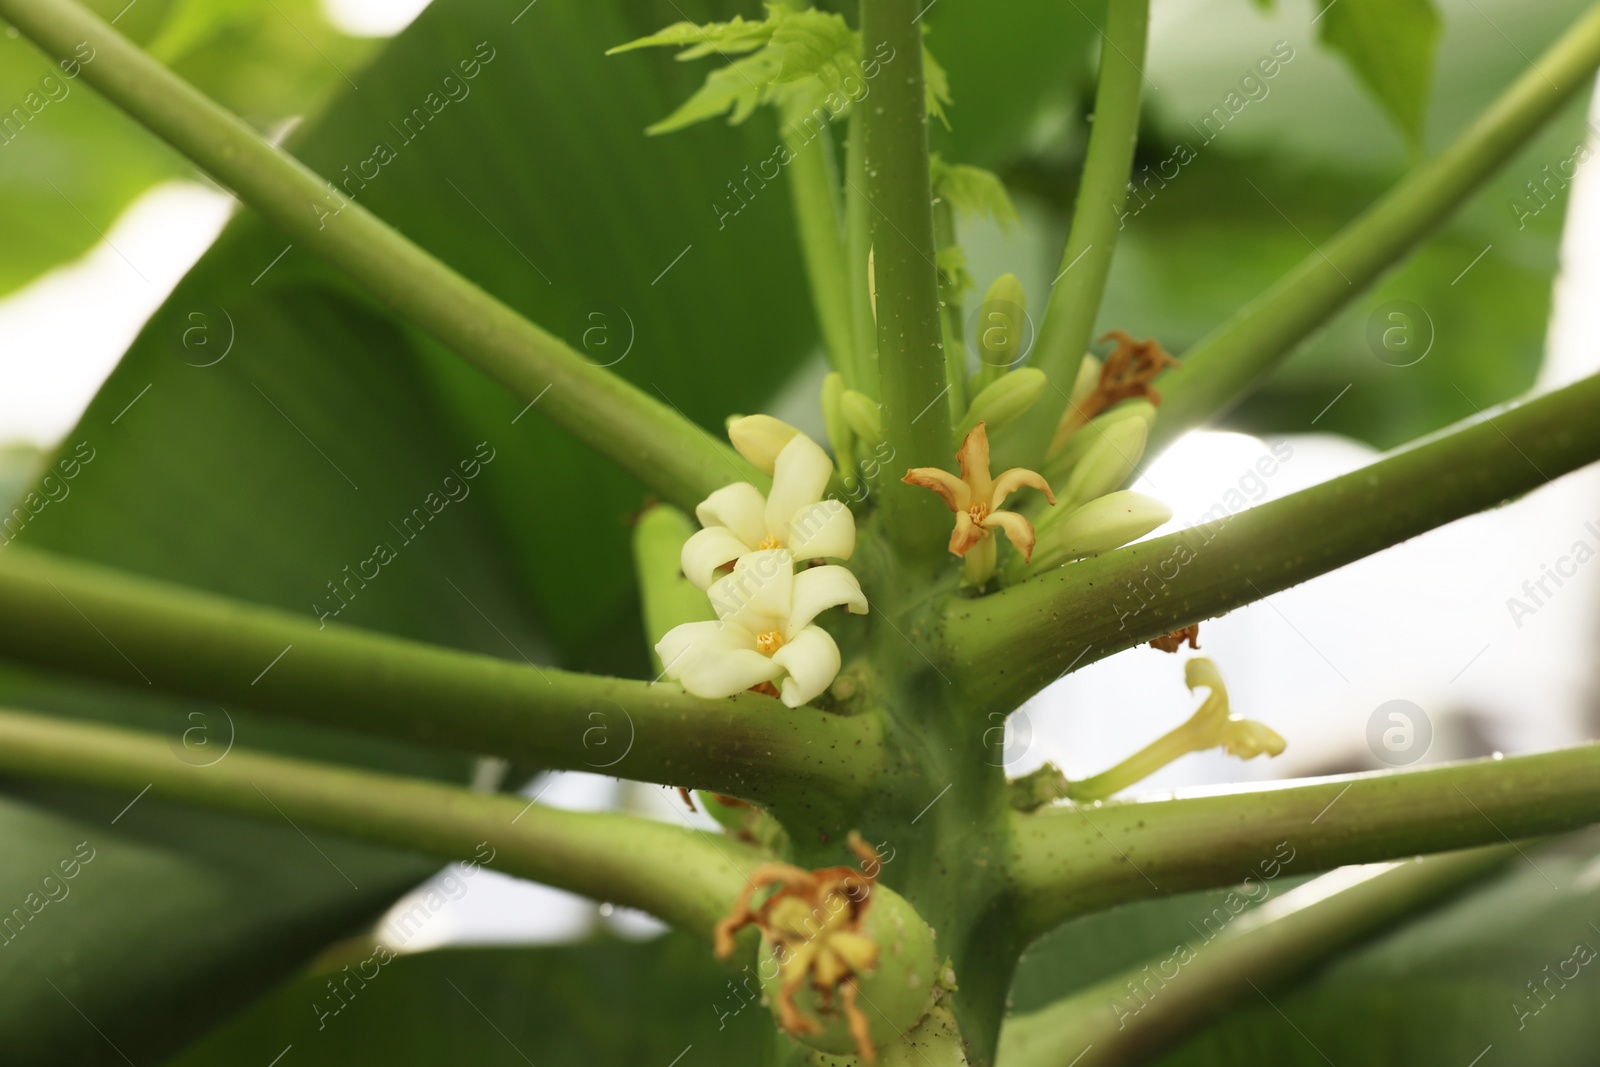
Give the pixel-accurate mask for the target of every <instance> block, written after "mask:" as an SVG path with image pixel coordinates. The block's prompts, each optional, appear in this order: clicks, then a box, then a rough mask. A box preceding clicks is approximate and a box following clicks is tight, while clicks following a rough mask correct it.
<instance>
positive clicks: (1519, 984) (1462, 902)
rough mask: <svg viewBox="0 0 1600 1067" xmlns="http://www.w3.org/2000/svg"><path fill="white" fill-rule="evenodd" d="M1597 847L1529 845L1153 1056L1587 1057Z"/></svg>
mask: <svg viewBox="0 0 1600 1067" xmlns="http://www.w3.org/2000/svg"><path fill="white" fill-rule="evenodd" d="M1597 846H1600V838H1597V837H1596V835H1595V834H1594V833H1592V832H1589V833H1584V834H1581V835H1578V836H1577V837H1575V838H1570V839H1567V840H1565V841H1562V842H1560V843H1557V844H1555V845H1551V846H1548V847H1545V848H1541V849H1536V850H1535V849H1529V850H1528V858H1527V860H1526V861H1519V862H1517V863H1515V864H1513V865H1512V866H1511V868H1510V869H1509V870H1508V871H1507V872H1506V873H1505V874H1503V875H1501V876H1499V877H1497V878H1496V879H1494V880H1493V881H1491V882H1489V883H1487V884H1485V885H1484V886H1482V887H1481V888H1478V889H1476V890H1472V891H1469V892H1467V893H1465V894H1463V895H1461V896H1459V897H1457V898H1455V899H1454V900H1452V901H1450V902H1449V903H1446V904H1445V905H1444V906H1442V907H1440V908H1438V909H1436V910H1435V911H1433V912H1431V913H1429V914H1428V915H1426V916H1424V917H1422V918H1419V919H1417V920H1415V921H1413V922H1411V923H1409V924H1407V925H1405V926H1402V927H1401V928H1399V929H1397V930H1395V931H1394V932H1392V933H1389V934H1387V935H1384V936H1382V937H1379V938H1378V939H1376V940H1374V941H1372V942H1370V943H1369V944H1367V945H1366V946H1365V947H1363V948H1361V949H1358V950H1357V951H1355V952H1352V953H1349V954H1347V955H1345V956H1343V957H1341V958H1339V959H1337V960H1335V961H1332V962H1331V963H1330V964H1329V965H1328V966H1327V967H1325V968H1324V969H1323V970H1322V971H1321V972H1319V973H1318V974H1317V975H1316V976H1315V977H1313V978H1312V979H1311V980H1310V981H1308V982H1306V983H1304V984H1302V985H1299V986H1297V987H1295V988H1293V989H1288V990H1283V991H1281V992H1278V993H1273V994H1271V1003H1270V1004H1269V1003H1267V1002H1265V1001H1262V1000H1259V999H1258V1000H1256V1002H1254V1003H1251V1002H1250V1001H1246V1002H1244V1003H1243V1004H1242V1005H1241V1007H1240V1008H1239V1009H1238V1010H1237V1011H1234V1012H1232V1013H1230V1014H1229V1015H1228V1016H1227V1017H1226V1018H1225V1019H1223V1020H1220V1021H1219V1022H1218V1023H1217V1024H1216V1025H1214V1026H1212V1027H1209V1028H1208V1029H1207V1030H1205V1031H1204V1032H1202V1033H1201V1034H1199V1035H1197V1036H1196V1037H1195V1038H1194V1039H1193V1040H1191V1041H1189V1042H1188V1043H1187V1044H1185V1045H1184V1046H1182V1047H1180V1048H1178V1049H1176V1050H1174V1051H1173V1052H1172V1053H1171V1054H1169V1055H1167V1056H1164V1057H1162V1058H1160V1059H1159V1060H1157V1061H1156V1062H1157V1063H1159V1064H1160V1065H1161V1067H1217V1065H1221V1064H1231V1063H1244V1062H1248V1063H1273V1064H1281V1065H1283V1067H1300V1065H1303V1067H1313V1065H1319V1064H1320V1065H1323V1067H1326V1064H1327V1063H1328V1062H1329V1061H1331V1062H1333V1063H1340V1064H1345V1063H1350V1064H1355V1063H1359V1064H1363V1065H1367V1067H1402V1065H1403V1067H1461V1065H1463V1064H1470V1063H1471V1062H1472V1061H1473V1059H1474V1058H1476V1057H1483V1062H1484V1063H1487V1062H1489V1060H1490V1059H1491V1058H1497V1057H1502V1056H1503V1057H1504V1059H1503V1060H1502V1062H1506V1063H1518V1064H1527V1065H1529V1067H1565V1065H1572V1067H1579V1065H1582V1064H1589V1063H1592V1062H1594V1048H1595V1045H1596V1042H1600V1016H1597V1015H1596V1014H1595V1012H1594V1010H1593V1005H1594V993H1593V989H1592V988H1590V983H1591V982H1593V981H1594V980H1595V978H1596V977H1597V976H1596V974H1595V973H1594V971H1595V969H1596V968H1597V967H1600V933H1597V932H1596V929H1595V926H1594V923H1595V921H1596V916H1597V915H1600V882H1597V881H1596V879H1595V878H1594V872H1595V870H1596V866H1595V864H1596V859H1595V856H1596V848H1597ZM1585 960H1587V962H1583V961H1585ZM1530 983H1532V988H1530V985H1529V984H1530ZM1280 1012H1281V1014H1280ZM1352 1020H1360V1024H1359V1025H1352V1024H1351V1021H1352ZM1490 1046H1493V1051H1492V1052H1488V1054H1487V1055H1485V1052H1486V1050H1487V1049H1489V1047H1490Z"/></svg>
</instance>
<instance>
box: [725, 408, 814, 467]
mask: <svg viewBox="0 0 1600 1067" xmlns="http://www.w3.org/2000/svg"><path fill="white" fill-rule="evenodd" d="M799 432H800V431H799V430H797V429H795V428H794V427H793V426H790V425H789V424H788V423H786V422H782V421H780V420H778V419H775V418H773V417H772V416H771V415H743V416H739V417H736V418H731V419H729V420H728V440H729V441H732V442H733V447H734V448H736V449H738V450H739V454H740V455H741V456H743V457H744V458H745V459H747V460H749V461H750V462H751V463H753V464H755V465H756V467H757V468H759V469H760V470H763V471H765V472H766V473H768V474H771V473H772V469H773V467H775V466H777V463H778V453H779V452H782V451H783V446H784V445H786V444H788V443H789V442H790V441H791V440H793V439H794V435H795V434H797V433H799Z"/></svg>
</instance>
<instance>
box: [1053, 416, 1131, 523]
mask: <svg viewBox="0 0 1600 1067" xmlns="http://www.w3.org/2000/svg"><path fill="white" fill-rule="evenodd" d="M1090 432H1091V433H1093V431H1090ZM1149 436H1150V427H1149V426H1148V425H1147V424H1146V423H1145V421H1144V420H1143V419H1139V418H1131V419H1121V420H1118V421H1117V422H1114V423H1112V424H1111V425H1110V426H1107V427H1106V428H1105V431H1104V432H1103V433H1098V434H1095V442H1094V444H1092V445H1090V446H1089V451H1088V452H1087V453H1086V454H1085V455H1084V457H1083V459H1082V460H1081V461H1080V462H1079V463H1078V465H1077V466H1075V467H1073V468H1072V473H1071V474H1070V475H1068V476H1067V481H1066V484H1065V485H1063V486H1062V487H1061V492H1060V493H1059V494H1058V496H1059V498H1060V503H1061V505H1062V506H1064V507H1066V508H1068V509H1071V508H1074V507H1077V506H1078V505H1080V504H1086V503H1088V502H1089V501H1091V500H1093V499H1094V498H1095V497H1097V496H1104V495H1105V494H1107V493H1110V492H1114V491H1115V490H1117V489H1120V488H1121V487H1122V483H1123V482H1125V481H1127V480H1128V475H1130V474H1132V473H1133V469H1134V468H1135V467H1137V466H1138V465H1139V460H1140V458H1141V457H1143V456H1144V443H1145V440H1146V439H1147V438H1148V437H1149ZM1056 510H1058V511H1059V510H1060V508H1057V509H1056Z"/></svg>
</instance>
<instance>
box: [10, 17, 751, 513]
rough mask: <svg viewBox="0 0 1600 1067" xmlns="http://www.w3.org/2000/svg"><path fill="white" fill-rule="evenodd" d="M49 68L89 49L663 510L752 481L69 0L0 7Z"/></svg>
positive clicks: (293, 230)
mask: <svg viewBox="0 0 1600 1067" xmlns="http://www.w3.org/2000/svg"><path fill="white" fill-rule="evenodd" d="M0 16H3V17H4V18H6V19H7V20H9V21H10V22H11V23H12V24H13V25H15V26H16V27H17V28H18V29H19V30H21V31H22V32H23V33H25V34H26V35H27V36H28V37H29V38H30V39H32V40H33V41H34V43H35V44H37V45H38V46H39V47H40V48H41V49H43V50H44V51H45V52H47V53H48V54H50V55H52V56H58V57H59V56H70V55H72V54H73V52H74V49H75V48H76V47H78V45H79V44H80V43H81V42H85V41H87V42H88V43H89V46H90V47H91V48H93V49H94V61H93V62H92V63H84V64H82V70H83V78H84V80H85V81H87V82H89V84H91V85H93V86H94V87H95V88H97V89H99V90H100V91H101V92H102V93H104V94H105V95H106V96H107V97H108V98H109V99H110V100H111V101H112V102H113V103H115V104H116V105H117V106H118V107H120V108H122V109H123V110H124V111H126V112H127V113H128V114H129V115H131V116H133V117H134V118H135V119H138V120H139V121H140V122H142V123H143V124H144V125H146V126H148V127H149V128H150V129H151V130H152V131H153V132H154V133H155V134H156V135H157V136H158V137H160V138H162V139H163V140H165V141H167V142H168V143H169V144H171V145H172V146H173V147H174V148H176V149H177V150H178V151H179V152H182V153H183V154H184V155H185V156H187V157H189V158H190V159H191V160H193V161H194V162H195V163H196V164H197V165H198V166H199V167H201V168H202V169H204V170H205V171H207V172H208V173H210V174H211V175H212V177H214V178H216V179H217V181H219V182H221V183H222V184H223V185H225V186H228V187H229V188H231V189H232V190H233V191H234V192H236V193H237V194H238V195H239V197H240V199H242V200H243V201H244V202H245V203H247V204H249V205H250V206H251V207H253V208H255V209H256V210H257V211H259V212H260V213H261V214H262V215H263V216H265V217H266V218H267V219H269V220H270V221H271V222H272V223H273V224H275V225H276V226H278V227H279V228H281V229H282V230H283V232H284V233H285V234H286V235H288V236H289V237H290V238H292V239H293V241H294V243H295V244H296V245H299V246H301V247H303V248H306V249H309V250H310V251H312V252H314V253H316V254H317V255H320V256H322V257H323V258H324V259H327V260H328V261H329V262H331V263H333V264H334V265H335V266H337V267H339V268H340V269H342V270H344V271H345V272H346V273H348V274H349V275H350V276H351V277H352V278H354V279H355V280H356V281H357V282H358V283H360V284H361V285H363V286H365V287H366V288H367V289H368V290H369V291H370V292H372V293H373V295H375V296H376V297H378V298H379V299H380V300H382V301H383V302H384V303H386V304H388V305H389V307H391V308H392V309H393V310H394V311H395V312H396V313H397V314H399V315H401V316H404V317H405V318H408V319H410V320H411V321H412V322H414V323H416V325H418V326H419V327H421V328H422V329H423V330H426V331H427V332H428V333H430V334H432V335H433V336H434V337H436V338H438V339H439V340H440V341H441V342H443V343H444V344H445V346H447V347H448V348H450V349H452V350H453V351H455V352H456V353H457V354H458V355H460V356H461V357H462V358H464V359H466V360H467V361H468V362H470V363H472V364H473V365H474V366H476V367H477V368H478V369H479V370H481V371H483V372H484V373H485V374H487V375H489V376H490V377H491V378H494V379H495V380H496V381H498V382H500V383H501V384H502V385H504V386H505V387H506V388H508V389H509V390H511V392H512V393H514V394H516V395H517V396H518V397H521V398H523V399H525V400H528V401H530V402H532V401H534V400H537V399H539V398H540V397H544V396H545V393H546V392H547V391H548V393H549V396H548V397H547V398H546V399H544V400H543V401H542V402H541V403H540V404H539V405H538V406H539V411H540V412H542V413H543V414H545V415H547V416H548V417H549V418H550V419H551V420H553V421H554V422H555V423H556V424H557V425H559V426H561V427H562V428H563V429H565V430H567V431H568V432H569V433H571V434H572V435H573V436H574V437H576V438H578V439H579V440H581V441H583V442H584V443H585V444H587V445H588V446H589V447H591V448H593V449H594V450H595V451H597V452H599V453H600V454H601V455H604V456H606V457H608V458H610V459H611V460H612V461H614V462H615V463H617V464H618V465H619V466H621V467H623V468H625V469H626V470H628V471H629V472H630V473H632V474H633V475H634V476H635V477H637V478H638V479H639V480H640V481H642V482H644V484H645V485H647V486H649V487H651V488H652V489H653V490H655V491H656V492H657V493H660V494H661V495H662V496H663V497H664V498H666V499H668V500H670V501H672V502H673V503H676V504H679V505H680V506H683V507H693V506H694V505H695V504H696V503H698V502H699V501H701V500H702V499H704V498H705V497H706V496H707V495H709V494H710V493H711V492H712V491H713V490H715V489H717V488H719V487H721V486H723V485H726V484H728V483H729V482H733V481H739V480H754V481H756V482H757V484H760V483H761V475H760V474H759V473H758V472H756V471H754V469H753V468H751V467H750V466H749V464H747V463H745V462H744V460H743V459H742V458H741V457H739V456H738V455H737V454H736V453H734V452H733V451H732V450H731V449H726V448H723V447H722V446H720V445H718V444H717V443H716V442H714V441H713V440H712V439H711V438H710V437H709V436H708V435H707V434H706V433H704V432H703V431H702V430H700V429H699V428H698V427H696V426H695V425H694V424H692V423H690V422H689V421H688V420H687V419H685V418H683V417H682V416H680V415H679V414H677V412H675V411H673V410H672V408H670V407H669V406H667V405H665V404H663V403H661V402H660V401H657V400H655V399H654V398H652V397H650V396H648V395H646V394H645V393H643V392H641V391H640V390H638V389H636V388H634V387H633V386H632V385H629V384H628V383H627V382H625V381H623V380H622V379H621V378H619V377H617V376H616V375H615V374H612V373H610V372H609V371H606V370H603V369H601V368H600V367H597V366H595V365H594V364H592V363H589V362H588V361H586V360H585V359H584V358H583V357H582V356H580V355H578V354H577V353H576V352H574V351H572V350H571V349H570V348H568V347H567V346H566V345H565V344H563V343H562V342H561V341H560V340H559V339H557V338H555V337H553V336H552V335H550V334H548V333H546V332H544V331H543V330H541V329H540V328H539V327H537V326H535V325H533V324H532V323H530V322H528V321H527V320H526V319H524V318H522V317H521V316H520V315H518V314H517V313H516V312H515V311H513V310H512V309H511V308H509V307H507V306H506V305H505V304H503V303H501V302H500V301H498V300H496V299H495V298H494V297H492V296H490V295H489V294H488V293H486V292H484V291H483V290H482V289H480V288H479V287H478V286H477V285H475V284H473V283H472V282H470V281H468V280H467V279H466V278H464V277H462V276H461V275H460V274H457V273H456V272H455V271H453V270H451V269H450V268H449V267H448V266H446V265H445V264H444V263H441V262H440V261H439V260H437V259H435V258H434V257H433V256H431V255H429V254H428V253H427V252H425V251H423V250H422V249H421V248H419V247H418V246H417V245H415V244H413V243H412V242H411V241H409V240H407V239H406V238H405V237H402V236H401V235H400V234H399V233H397V232H396V231H395V230H393V229H391V228H390V227H389V226H388V225H387V224H385V223H384V222H382V221H381V220H379V219H378V218H377V217H376V216H374V215H372V214H371V213H369V212H368V211H367V210H366V209H365V208H363V207H362V206H361V205H360V204H357V203H355V202H353V201H349V200H346V199H345V198H344V197H343V196H342V195H341V194H340V193H339V192H338V191H337V190H336V189H335V188H334V187H333V186H332V185H331V184H329V183H328V182H325V181H323V180H322V179H321V178H319V177H318V176H317V175H315V174H313V173H312V172H311V171H310V170H309V169H307V168H306V167H305V166H304V165H303V164H301V163H300V162H298V161H297V160H295V159H294V158H293V157H291V156H290V155H289V154H288V153H286V152H284V151H283V150H281V149H279V148H276V147H274V146H272V145H271V144H269V143H268V142H267V141H265V140H264V139H263V138H262V137H261V136H260V135H258V134H257V133H256V132H255V131H254V130H252V129H251V128H250V127H249V126H248V125H246V124H245V123H244V122H243V121H242V120H240V119H239V118H238V117H237V116H235V115H233V114H232V113H230V112H228V111H226V110H225V109H223V108H221V107H219V106H217V105H216V104H215V103H213V102H212V101H211V100H209V99H207V98H206V97H205V96H204V95H202V94H201V93H199V92H198V91H196V90H195V89H194V87H192V86H190V85H189V84H188V83H186V82H184V81H183V80H182V79H180V78H178V77H177V76H176V75H174V74H172V73H171V72H170V71H168V70H167V69H166V68H165V67H163V66H162V65H161V64H160V63H157V62H156V61H155V60H154V59H151V58H150V57H149V56H147V55H146V54H144V53H143V52H141V51H140V50H139V49H138V48H137V47H136V46H135V45H133V44H132V43H131V42H130V41H128V40H127V38H125V37H123V36H122V35H120V34H119V33H117V32H116V31H115V30H113V29H112V28H111V27H110V26H108V25H106V24H105V23H104V22H102V21H100V19H98V18H96V17H95V15H94V14H92V13H91V12H90V11H88V10H87V9H85V8H84V7H82V6H80V5H79V4H77V3H75V2H74V0H0Z"/></svg>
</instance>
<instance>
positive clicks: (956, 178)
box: [932, 154, 1018, 229]
mask: <svg viewBox="0 0 1600 1067" xmlns="http://www.w3.org/2000/svg"><path fill="white" fill-rule="evenodd" d="M932 163H933V166H932V184H933V195H934V196H935V197H938V198H939V199H941V200H947V201H949V203H950V206H951V207H953V208H955V209H956V210H957V211H958V212H960V213H961V214H963V215H969V216H972V215H979V216H987V217H989V218H991V219H993V220H994V221H995V222H998V223H999V224H1000V226H1001V228H1002V229H1009V228H1010V227H1012V226H1014V225H1016V223H1017V222H1018V219H1017V209H1016V207H1015V206H1013V205H1012V203H1011V197H1010V196H1009V195H1008V194H1007V193H1006V187H1005V185H1004V184H1003V183H1002V182H1001V181H1000V179H999V177H998V176H996V175H995V174H994V173H992V172H990V171H987V170H984V169H983V168H981V167H972V166H967V165H966V164H964V163H946V162H945V161H944V160H943V159H941V158H940V157H939V156H938V155H937V154H935V155H934V156H933V159H932Z"/></svg>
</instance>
